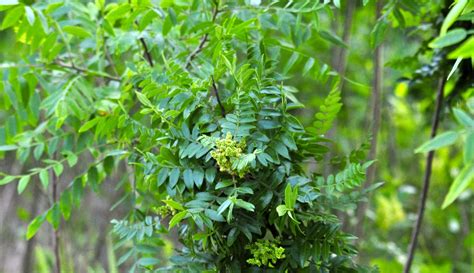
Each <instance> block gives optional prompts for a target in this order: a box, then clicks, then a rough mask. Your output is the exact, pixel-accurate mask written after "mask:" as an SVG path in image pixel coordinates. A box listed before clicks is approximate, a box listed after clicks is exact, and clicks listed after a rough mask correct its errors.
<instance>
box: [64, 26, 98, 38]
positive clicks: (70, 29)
mask: <svg viewBox="0 0 474 273" xmlns="http://www.w3.org/2000/svg"><path fill="white" fill-rule="evenodd" d="M63 30H64V32H66V33H69V34H71V35H74V36H76V37H79V38H88V37H90V36H92V34H90V33H89V32H88V31H87V30H85V29H84V28H83V27H78V26H65V27H64V28H63Z"/></svg>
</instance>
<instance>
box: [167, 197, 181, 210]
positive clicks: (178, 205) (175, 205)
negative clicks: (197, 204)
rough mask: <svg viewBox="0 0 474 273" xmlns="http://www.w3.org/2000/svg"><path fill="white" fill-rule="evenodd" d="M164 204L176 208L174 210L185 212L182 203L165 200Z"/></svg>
mask: <svg viewBox="0 0 474 273" xmlns="http://www.w3.org/2000/svg"><path fill="white" fill-rule="evenodd" d="M163 202H164V203H166V204H167V205H168V206H170V207H172V208H174V209H177V210H184V207H183V205H181V204H180V203H178V202H176V201H174V200H171V199H165V200H163Z"/></svg>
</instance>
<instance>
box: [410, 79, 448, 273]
mask: <svg viewBox="0 0 474 273" xmlns="http://www.w3.org/2000/svg"><path fill="white" fill-rule="evenodd" d="M445 84H446V76H445V75H444V74H442V75H441V78H440V80H439V83H438V90H437V95H436V109H435V112H434V114H433V120H432V125H431V139H433V138H434V137H435V136H436V131H437V130H438V125H439V119H440V115H441V109H442V108H443V97H444V86H445ZM434 153H435V152H434V151H430V152H429V153H428V155H427V156H426V169H425V175H424V177H423V189H422V191H421V196H420V202H419V204H418V216H417V218H416V223H415V226H414V228H413V232H412V236H411V241H410V247H409V251H408V258H407V261H406V263H405V268H404V269H403V272H404V273H409V272H410V269H411V265H412V262H413V257H414V256H415V251H416V245H417V243H418V235H419V234H420V229H421V223H422V222H423V216H424V214H425V207H426V200H427V198H428V191H429V188H430V179H431V169H432V166H433V158H434Z"/></svg>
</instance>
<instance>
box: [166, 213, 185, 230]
mask: <svg viewBox="0 0 474 273" xmlns="http://www.w3.org/2000/svg"><path fill="white" fill-rule="evenodd" d="M187 214H188V212H187V211H181V212H179V213H177V214H176V215H175V216H173V218H171V220H170V224H169V229H172V228H173V227H174V226H175V225H177V224H178V223H179V222H181V220H182V219H183V218H184V217H186V215H187Z"/></svg>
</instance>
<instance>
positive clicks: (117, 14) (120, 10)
mask: <svg viewBox="0 0 474 273" xmlns="http://www.w3.org/2000/svg"><path fill="white" fill-rule="evenodd" d="M129 10H130V5H128V4H122V5H119V6H117V7H115V8H113V9H112V10H110V11H109V13H107V15H106V16H105V19H106V20H107V21H111V22H114V21H115V20H117V19H119V18H124V15H125V14H127V13H128V11H129Z"/></svg>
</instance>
